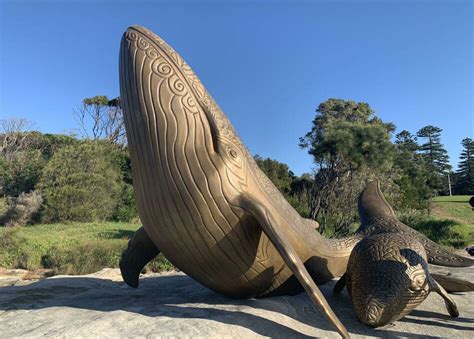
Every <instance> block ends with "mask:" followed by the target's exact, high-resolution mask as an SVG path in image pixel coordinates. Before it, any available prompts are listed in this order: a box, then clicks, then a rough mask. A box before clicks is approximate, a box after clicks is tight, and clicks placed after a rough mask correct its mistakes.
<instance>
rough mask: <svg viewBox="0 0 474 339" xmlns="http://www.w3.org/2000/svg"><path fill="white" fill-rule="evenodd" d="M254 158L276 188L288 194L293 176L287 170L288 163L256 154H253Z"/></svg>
mask: <svg viewBox="0 0 474 339" xmlns="http://www.w3.org/2000/svg"><path fill="white" fill-rule="evenodd" d="M254 159H255V162H256V163H257V165H258V166H259V167H260V169H261V170H262V171H263V172H264V173H265V174H266V175H267V177H268V179H270V180H271V182H272V183H273V184H274V185H275V186H276V188H278V190H279V191H280V192H282V193H283V194H285V195H288V194H289V193H290V189H291V181H292V177H293V173H292V172H291V171H290V170H289V168H288V165H287V164H284V163H281V162H279V161H276V160H273V159H270V158H266V159H263V158H262V157H261V156H259V155H258V154H256V155H255V156H254Z"/></svg>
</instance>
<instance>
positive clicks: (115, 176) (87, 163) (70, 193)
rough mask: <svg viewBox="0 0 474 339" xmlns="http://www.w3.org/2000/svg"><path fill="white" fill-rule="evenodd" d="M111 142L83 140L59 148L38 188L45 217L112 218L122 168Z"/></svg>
mask: <svg viewBox="0 0 474 339" xmlns="http://www.w3.org/2000/svg"><path fill="white" fill-rule="evenodd" d="M112 159H113V158H112V154H111V152H110V146H108V145H107V144H101V143H97V142H90V141H87V142H83V143H81V144H79V145H77V146H66V147H64V148H62V149H60V150H58V151H57V152H56V153H55V154H54V155H53V157H52V158H51V160H50V161H49V162H48V164H47V165H46V167H45V168H44V170H43V173H42V175H41V179H40V181H39V185H38V187H39V189H40V190H41V192H42V193H43V196H44V199H45V203H44V210H43V213H42V217H43V220H44V221H47V222H52V221H60V220H77V221H92V220H106V219H108V218H110V217H111V216H112V215H113V213H114V210H115V207H116V206H117V203H118V200H119V193H120V188H121V187H120V179H121V178H120V171H119V169H118V168H116V167H115V166H114V165H113V162H112Z"/></svg>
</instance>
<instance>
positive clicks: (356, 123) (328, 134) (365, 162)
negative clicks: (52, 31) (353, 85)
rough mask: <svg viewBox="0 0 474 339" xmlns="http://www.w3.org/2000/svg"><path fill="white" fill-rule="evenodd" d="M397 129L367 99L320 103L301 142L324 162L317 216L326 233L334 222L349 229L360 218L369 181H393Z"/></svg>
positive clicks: (314, 206)
mask: <svg viewBox="0 0 474 339" xmlns="http://www.w3.org/2000/svg"><path fill="white" fill-rule="evenodd" d="M394 129H395V126H394V125H393V124H392V123H384V122H383V121H382V120H380V119H379V118H378V117H376V116H375V113H374V111H373V110H372V109H371V108H370V106H369V105H368V104H366V103H363V102H359V103H357V102H354V101H346V100H341V99H329V100H327V101H325V102H323V103H321V104H320V105H319V106H318V108H317V109H316V117H315V119H314V120H313V123H312V128H311V131H309V132H308V133H307V134H306V135H305V136H304V137H302V138H300V147H301V148H305V149H308V153H309V154H311V155H312V156H313V159H314V162H315V163H316V165H317V166H318V168H317V170H318V172H317V173H316V174H315V185H314V189H313V190H312V192H313V193H312V194H311V217H312V218H313V219H317V220H318V221H319V222H320V225H321V227H320V231H321V232H322V231H324V230H325V229H326V228H328V227H330V228H332V229H333V230H334V231H335V232H336V233H338V234H345V233H348V232H349V231H350V228H351V226H352V224H353V223H354V222H356V221H357V213H356V210H355V206H356V205H357V204H356V201H357V196H358V194H359V193H360V191H361V190H362V189H363V187H364V186H365V183H366V181H367V180H370V179H371V178H372V179H373V178H379V179H381V180H383V181H384V182H389V181H390V178H389V177H390V171H389V169H390V168H391V165H392V163H393V156H394V154H395V152H394V147H393V144H392V143H391V142H390V134H391V133H392V132H393V131H394ZM384 186H385V187H386V186H387V185H384Z"/></svg>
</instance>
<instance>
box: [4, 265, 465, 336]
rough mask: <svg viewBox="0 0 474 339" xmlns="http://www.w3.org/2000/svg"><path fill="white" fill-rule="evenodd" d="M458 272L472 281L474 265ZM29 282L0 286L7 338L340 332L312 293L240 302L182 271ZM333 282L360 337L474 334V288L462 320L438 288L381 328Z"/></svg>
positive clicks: (336, 305) (339, 307)
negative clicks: (136, 283)
mask: <svg viewBox="0 0 474 339" xmlns="http://www.w3.org/2000/svg"><path fill="white" fill-rule="evenodd" d="M443 270H445V269H444V268H442V269H441V271H443ZM455 271H456V270H455ZM17 273H18V272H17ZM20 273H21V272H19V273H18V274H20ZM23 273H25V272H23ZM454 275H457V276H462V277H463V278H464V279H473V278H474V270H473V268H468V269H462V270H457V271H456V272H454ZM31 281H32V280H29V282H31ZM0 282H1V278H0ZM26 283H27V282H25V281H24V280H23V281H22V280H21V279H20V280H18V281H17V282H16V283H15V282H12V280H11V281H10V285H14V286H6V287H1V288H0V337H1V338H11V337H18V336H28V337H40V336H46V337H66V338H72V337H91V336H93V337H111V338H112V337H114V338H116V337H131V336H135V337H206V338H207V337H214V338H217V337H219V338H221V337H240V338H252V337H276V338H291V337H293V338H294V337H338V336H337V334H336V333H335V332H334V331H333V328H332V327H331V326H330V325H329V324H328V322H327V321H326V320H325V319H324V317H323V316H322V315H321V314H320V313H319V311H318V310H317V309H316V307H315V306H314V305H313V304H312V302H311V301H310V299H309V298H308V296H307V295H306V294H305V293H301V294H299V295H296V296H284V297H274V298H266V299H248V300H234V299H229V298H226V297H223V296H221V295H219V294H216V293H214V292H212V291H211V290H209V289H207V288H205V287H203V286H201V285H200V284H198V283H197V282H195V281H194V280H192V279H191V278H189V277H188V276H186V275H185V274H183V273H179V272H169V273H164V274H147V275H145V276H143V277H142V279H141V283H140V287H139V288H138V289H132V288H130V287H128V286H126V285H125V284H124V283H123V282H122V279H121V277H120V273H119V270H118V269H104V270H102V271H100V272H97V273H95V274H91V275H84V276H55V277H51V278H47V279H43V280H39V281H36V282H33V283H29V284H27V285H25V284H26ZM334 283H335V282H334V281H333V282H331V283H328V284H326V285H323V286H321V290H322V292H323V293H324V295H325V296H326V298H327V299H328V301H329V303H330V304H331V306H332V308H333V309H334V310H335V312H336V314H337V315H338V316H339V317H340V318H341V320H342V322H343V323H344V324H345V326H346V327H347V328H348V330H349V332H350V333H351V335H352V336H353V337H419V336H422V337H425V336H429V337H457V338H460V337H461V338H468V337H472V338H474V306H473V305H474V293H462V294H457V295H453V298H454V300H455V301H456V303H457V305H458V308H459V310H460V313H461V315H460V317H459V318H450V317H449V316H448V315H447V311H446V308H445V306H444V302H443V300H442V299H441V298H440V297H439V296H438V295H437V294H433V293H432V294H431V295H430V296H429V297H428V299H427V300H426V301H425V302H424V303H423V304H421V305H420V306H419V307H418V308H417V309H416V310H414V311H413V312H412V313H411V314H409V315H408V316H406V317H405V318H404V319H402V320H400V321H397V322H396V323H395V324H393V325H389V326H386V327H384V328H380V329H377V330H374V329H371V328H369V327H367V326H365V325H363V324H361V323H359V322H358V321H357V319H356V318H355V315H354V313H353V311H352V305H351V301H350V298H349V296H348V295H347V293H346V292H344V293H343V294H342V295H339V296H335V295H333V294H332V288H333V286H334Z"/></svg>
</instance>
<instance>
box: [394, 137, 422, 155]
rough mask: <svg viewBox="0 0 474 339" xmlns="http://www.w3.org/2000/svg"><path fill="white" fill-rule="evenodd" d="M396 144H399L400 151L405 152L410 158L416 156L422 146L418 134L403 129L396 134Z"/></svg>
mask: <svg viewBox="0 0 474 339" xmlns="http://www.w3.org/2000/svg"><path fill="white" fill-rule="evenodd" d="M395 144H396V145H397V149H398V151H399V152H403V153H405V154H406V155H408V156H409V157H410V159H414V158H415V156H416V152H417V151H418V150H419V148H420V145H418V142H417V139H416V136H414V135H413V134H411V133H410V132H408V131H407V130H403V131H401V132H400V133H398V134H397V135H396V136H395Z"/></svg>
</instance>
